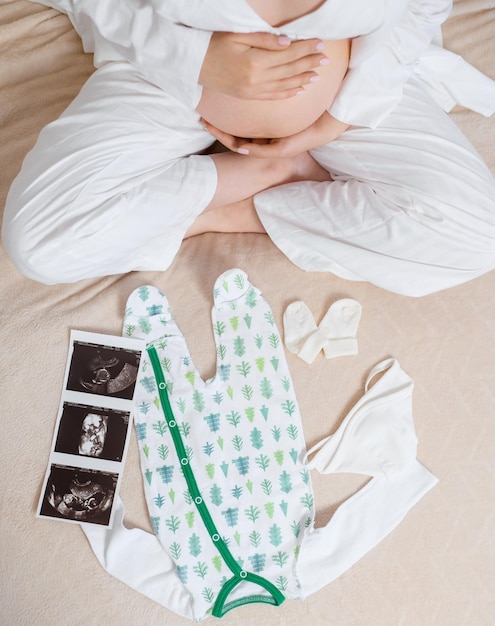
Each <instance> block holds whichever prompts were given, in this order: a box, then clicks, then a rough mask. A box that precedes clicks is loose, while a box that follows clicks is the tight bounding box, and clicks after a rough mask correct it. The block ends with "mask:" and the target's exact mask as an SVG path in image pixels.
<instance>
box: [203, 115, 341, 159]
mask: <svg viewBox="0 0 495 626" xmlns="http://www.w3.org/2000/svg"><path fill="white" fill-rule="evenodd" d="M202 122H203V124H204V125H205V128H206V130H207V131H208V132H210V133H211V134H212V135H213V137H215V139H217V140H218V141H219V142H220V143H221V144H223V145H224V146H225V147H226V148H228V149H229V150H231V151H232V152H238V153H239V154H246V155H247V154H248V155H249V156H253V157H258V158H266V159H274V158H291V157H294V156H297V155H299V154H302V153H303V152H308V151H309V150H312V149H313V148H317V147H318V146H322V145H324V144H326V143H330V142H331V141H333V140H334V139H337V137H339V136H340V135H341V134H342V133H343V132H344V131H345V130H346V129H347V128H349V124H345V123H344V122H339V120H336V119H335V118H334V117H332V116H331V115H330V113H328V112H327V111H325V112H324V113H323V115H322V116H321V117H320V118H318V119H317V120H316V122H314V123H313V124H311V126H308V128H306V129H305V130H302V131H301V132H300V133H296V134H295V135H290V136H289V137H281V138H280V139H245V138H243V137H234V136H233V135H229V134H228V133H224V132H223V131H221V130H220V129H218V128H216V127H215V126H212V125H211V124H208V122H207V121H206V120H202Z"/></svg>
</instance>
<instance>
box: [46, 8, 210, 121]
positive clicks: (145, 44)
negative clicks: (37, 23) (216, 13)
mask: <svg viewBox="0 0 495 626" xmlns="http://www.w3.org/2000/svg"><path fill="white" fill-rule="evenodd" d="M41 4H45V5H47V6H50V7H52V8H54V9H57V10H59V11H62V12H63V13H66V14H67V15H68V17H69V19H70V20H71V22H72V24H73V26H74V28H75V29H76V31H77V32H78V34H79V36H80V37H81V39H82V41H83V46H84V50H85V52H93V53H94V64H95V66H96V67H100V66H102V65H104V64H105V63H108V62H110V61H127V62H128V63H130V64H131V65H132V66H133V67H135V68H136V69H137V70H139V72H140V73H141V74H142V75H143V77H144V78H145V79H146V80H148V81H149V82H151V83H153V84H154V85H157V86H158V87H160V88H161V89H163V90H164V91H166V92H167V93H168V94H170V95H171V96H173V97H175V98H177V99H178V100H180V101H182V102H184V103H185V104H186V105H188V106H190V107H191V108H192V109H194V108H196V106H197V104H198V102H199V99H200V97H201V91H202V88H201V86H200V85H199V84H198V80H199V74H200V71H201V67H202V65H203V60H204V57H205V55H206V51H207V49H208V46H209V44H210V38H211V35H212V33H211V32H209V31H205V30H198V29H195V28H189V27H187V26H183V25H182V24H176V23H174V22H172V21H171V20H167V19H166V18H165V17H164V16H163V15H161V14H160V13H159V11H158V10H157V9H156V8H155V7H154V6H152V5H151V4H150V3H149V2H139V1H138V0H119V3H118V6H116V4H115V3H113V2H101V1H100V0H41Z"/></svg>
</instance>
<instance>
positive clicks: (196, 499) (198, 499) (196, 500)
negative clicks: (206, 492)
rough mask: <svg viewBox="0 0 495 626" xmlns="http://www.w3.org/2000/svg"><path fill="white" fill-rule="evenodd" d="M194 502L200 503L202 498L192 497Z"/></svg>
mask: <svg viewBox="0 0 495 626" xmlns="http://www.w3.org/2000/svg"><path fill="white" fill-rule="evenodd" d="M194 502H196V504H201V503H202V502H203V498H202V497H201V496H198V497H197V498H194Z"/></svg>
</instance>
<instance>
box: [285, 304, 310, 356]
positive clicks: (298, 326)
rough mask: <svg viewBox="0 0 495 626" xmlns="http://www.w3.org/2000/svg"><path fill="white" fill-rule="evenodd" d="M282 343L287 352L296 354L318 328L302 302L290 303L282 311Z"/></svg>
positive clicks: (306, 306)
mask: <svg viewBox="0 0 495 626" xmlns="http://www.w3.org/2000/svg"><path fill="white" fill-rule="evenodd" d="M283 324H284V342H285V346H286V348H287V350H289V352H292V353H293V354H297V353H298V352H299V350H300V349H301V348H302V346H303V345H304V342H305V341H306V339H307V338H308V337H309V336H310V335H312V334H313V333H314V332H315V330H317V328H318V326H317V325H316V322H315V318H314V317H313V314H312V313H311V311H310V309H309V307H308V305H307V304H306V303H305V302H303V301H302V300H296V301H295V302H291V303H290V304H289V305H288V306H287V308H286V309H285V311H284V317H283Z"/></svg>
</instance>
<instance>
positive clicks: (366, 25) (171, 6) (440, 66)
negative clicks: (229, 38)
mask: <svg viewBox="0 0 495 626" xmlns="http://www.w3.org/2000/svg"><path fill="white" fill-rule="evenodd" d="M43 4H48V5H50V6H53V7H55V8H58V9H59V10H61V11H65V12H66V13H67V14H68V15H69V17H70V18H71V20H72V21H73V24H74V26H75V28H76V30H77V31H78V32H79V34H80V35H81V37H82V39H83V43H84V46H85V50H86V51H90V52H95V65H96V66H97V67H98V66H100V65H102V64H104V63H106V62H108V61H118V60H127V61H129V62H130V63H131V64H132V65H134V66H136V67H137V68H138V69H139V70H140V71H141V72H142V73H143V75H144V76H145V77H146V78H148V79H149V80H150V81H151V82H153V83H155V84H157V85H158V86H160V87H162V88H163V89H164V90H166V91H167V92H169V93H171V94H173V95H174V96H176V97H177V98H178V99H179V100H181V101H183V102H186V103H187V104H189V105H190V106H191V107H192V108H195V107H196V106H197V104H198V102H199V99H200V97H201V86H200V85H199V84H198V77H199V74H200V70H201V66H202V63H203V59H204V56H205V54H206V50H207V48H208V44H209V40H210V36H211V34H212V32H214V31H232V32H260V31H265V32H271V33H275V34H285V35H287V36H288V37H290V38H292V39H304V38H311V37H320V38H323V39H343V38H349V37H350V38H353V42H352V49H351V58H350V65H349V71H348V72H347V75H346V77H345V79H344V82H343V84H342V87H341V89H340V91H339V94H338V95H337V97H336V99H335V100H334V102H333V103H332V105H331V107H330V109H329V111H330V113H331V114H332V115H333V116H334V117H336V118H337V119H339V120H341V121H343V122H346V123H348V124H352V125H357V126H369V127H376V126H377V125H378V124H379V123H380V121H381V120H383V119H384V118H385V117H386V116H387V114H388V113H389V112H390V111H391V110H393V109H394V107H395V106H396V105H397V104H398V103H399V101H400V100H401V98H402V92H403V87H404V85H405V83H406V82H407V81H408V80H409V78H410V77H411V75H412V74H413V73H415V74H417V75H418V76H421V77H422V79H423V80H424V83H425V85H427V87H428V89H429V90H430V92H431V94H432V95H433V96H434V98H435V99H436V100H437V101H438V102H439V103H440V104H441V105H442V106H443V108H444V109H445V110H450V109H451V108H452V107H453V106H454V105H455V103H458V104H461V105H463V106H466V107H468V108H471V109H473V110H475V111H477V112H479V113H482V114H484V115H489V114H491V113H493V111H494V110H495V87H494V85H493V81H491V80H489V79H488V78H487V77H485V76H484V75H483V74H481V73H480V72H478V71H477V70H476V69H475V68H473V67H472V66H471V65H469V64H468V63H466V62H465V61H464V60H463V59H462V58H461V57H459V56H458V55H455V54H453V53H451V52H448V51H446V50H444V49H442V47H441V34H440V26H441V24H442V23H443V22H444V21H445V20H446V19H447V17H448V16H449V13H450V11H451V9H452V0H355V1H354V2H353V3H352V10H349V3H348V2H346V1H345V0H331V1H327V2H325V3H323V4H322V5H321V6H320V7H319V8H318V9H316V10H315V11H313V12H311V13H309V14H308V15H305V16H303V17H301V18H299V19H296V20H294V21H292V22H290V23H288V24H284V25H283V26H282V27H279V28H274V27H272V26H270V25H269V24H268V23H267V22H266V21H264V20H263V19H262V18H261V17H260V16H259V15H258V14H257V13H256V12H255V11H254V10H253V9H252V8H251V7H250V6H249V4H248V3H247V2H246V0H235V1H234V2H232V0H190V1H189V2H183V1H182V0H167V2H163V1H161V0H152V1H151V2H150V3H142V2H137V0H122V1H119V2H117V3H114V2H104V3H99V2H97V0H82V1H77V0H43Z"/></svg>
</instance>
